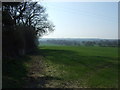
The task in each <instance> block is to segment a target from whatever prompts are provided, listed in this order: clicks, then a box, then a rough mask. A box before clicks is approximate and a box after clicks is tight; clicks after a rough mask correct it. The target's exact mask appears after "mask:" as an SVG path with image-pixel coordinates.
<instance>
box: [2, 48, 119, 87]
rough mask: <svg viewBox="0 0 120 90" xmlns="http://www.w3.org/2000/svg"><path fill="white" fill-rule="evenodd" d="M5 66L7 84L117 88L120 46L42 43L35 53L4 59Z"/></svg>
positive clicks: (4, 83) (5, 83)
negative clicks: (52, 44)
mask: <svg viewBox="0 0 120 90" xmlns="http://www.w3.org/2000/svg"><path fill="white" fill-rule="evenodd" d="M8 63H9V65H8ZM6 65H7V67H6ZM3 70H4V72H3V75H4V76H3V81H4V82H3V87H14V86H16V87H32V88H41V87H42V88H46V87H47V88H104V87H105V88H116V87H118V48H117V47H86V46H41V47H39V49H38V51H37V53H35V54H34V55H27V56H24V57H22V58H21V59H18V60H16V59H15V60H12V61H11V60H9V62H8V61H6V60H4V61H3ZM4 78H5V79H4ZM23 80H24V81H25V82H23Z"/></svg>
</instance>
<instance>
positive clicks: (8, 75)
mask: <svg viewBox="0 0 120 90" xmlns="http://www.w3.org/2000/svg"><path fill="white" fill-rule="evenodd" d="M29 60H31V59H30V58H29V57H28V56H23V57H20V58H9V59H8V58H6V59H5V58H4V59H3V60H2V76H3V77H2V87H3V88H19V87H22V85H23V84H24V82H23V80H24V77H26V76H27V70H26V66H25V65H24V63H25V62H27V61H29Z"/></svg>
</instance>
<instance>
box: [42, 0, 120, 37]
mask: <svg viewBox="0 0 120 90" xmlns="http://www.w3.org/2000/svg"><path fill="white" fill-rule="evenodd" d="M42 5H43V6H44V7H45V8H46V13H48V16H49V17H48V19H49V20H50V21H52V22H53V24H54V25H55V31H54V32H52V33H50V34H49V35H45V36H43V38H101V39H117V38H118V3H117V2H42Z"/></svg>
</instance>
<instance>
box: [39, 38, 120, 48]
mask: <svg viewBox="0 0 120 90" xmlns="http://www.w3.org/2000/svg"><path fill="white" fill-rule="evenodd" d="M118 42H120V40H109V39H108V40H104V39H103V40H93V41H87V40H85V41H81V40H54V39H52V40H46V41H40V45H69V46H102V47H107V46H110V47H117V46H120V43H118Z"/></svg>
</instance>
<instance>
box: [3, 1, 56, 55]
mask: <svg viewBox="0 0 120 90" xmlns="http://www.w3.org/2000/svg"><path fill="white" fill-rule="evenodd" d="M2 16H3V17H2V29H3V30H2V36H3V37H2V42H3V43H2V46H3V57H10V56H12V57H13V56H19V55H25V54H26V53H30V52H33V51H34V50H35V49H36V48H37V44H38V41H37V39H38V37H39V36H42V35H44V34H45V33H49V32H51V31H53V30H54V29H53V28H54V26H53V24H52V23H51V22H50V21H48V19H47V14H46V13H45V8H44V7H43V6H41V5H40V4H37V2H3V3H2Z"/></svg>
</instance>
